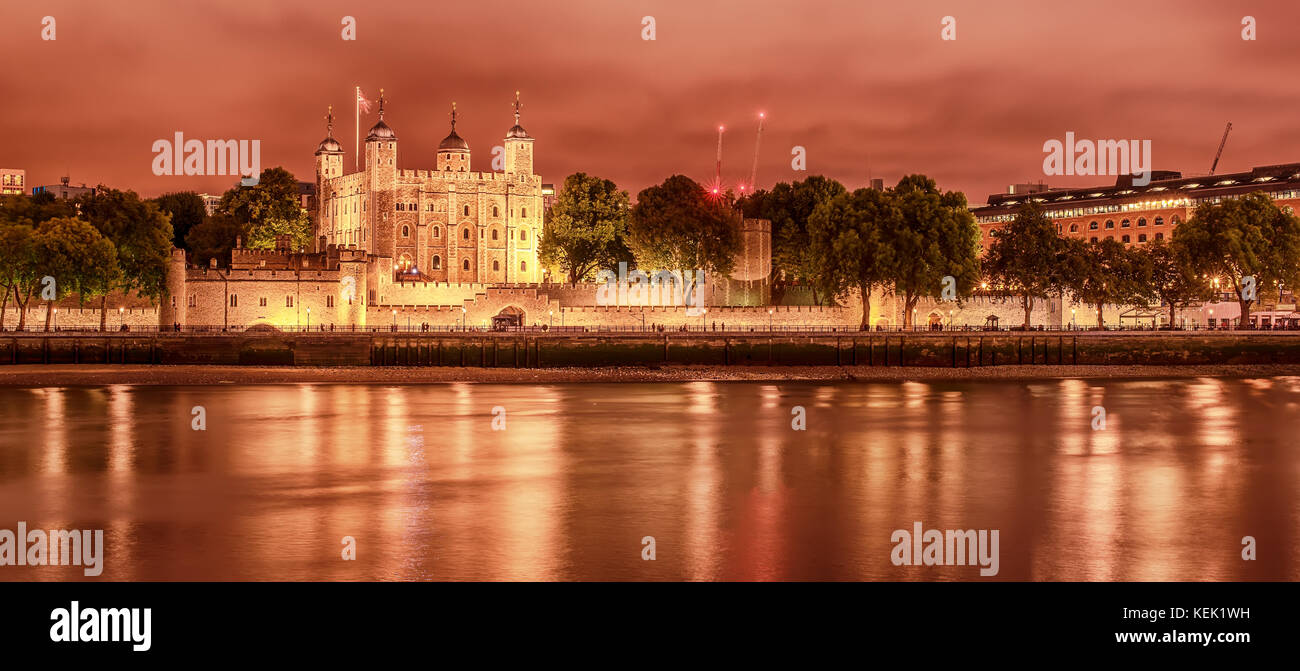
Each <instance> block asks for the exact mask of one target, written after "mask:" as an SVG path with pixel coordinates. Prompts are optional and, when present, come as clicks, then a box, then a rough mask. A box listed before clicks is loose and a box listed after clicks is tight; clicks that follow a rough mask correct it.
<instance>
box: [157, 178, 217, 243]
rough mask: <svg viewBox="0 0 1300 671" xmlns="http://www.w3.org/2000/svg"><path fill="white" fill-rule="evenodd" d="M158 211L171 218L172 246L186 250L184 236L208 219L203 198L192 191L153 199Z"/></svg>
mask: <svg viewBox="0 0 1300 671" xmlns="http://www.w3.org/2000/svg"><path fill="white" fill-rule="evenodd" d="M153 202H154V203H156V204H157V205H158V209H160V210H162V211H163V212H166V213H167V214H170V215H171V217H172V246H174V247H176V248H178V249H186V246H185V236H186V235H188V234H189V232H190V231H191V230H192V229H193V228H194V227H195V226H198V225H199V224H201V223H203V222H204V220H206V219H207V218H208V210H207V207H205V206H204V204H203V198H201V197H200V196H199V194H197V193H194V192H193V191H182V192H179V193H167V194H163V195H161V196H159V197H157V198H154V199H153Z"/></svg>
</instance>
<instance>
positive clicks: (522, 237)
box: [519, 231, 528, 240]
mask: <svg viewBox="0 0 1300 671" xmlns="http://www.w3.org/2000/svg"><path fill="white" fill-rule="evenodd" d="M519 239H520V240H527V239H528V231H519Z"/></svg>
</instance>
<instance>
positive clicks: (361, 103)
mask: <svg viewBox="0 0 1300 671" xmlns="http://www.w3.org/2000/svg"><path fill="white" fill-rule="evenodd" d="M357 109H359V110H361V111H362V112H366V113H367V114H369V113H370V101H369V100H366V94H364V93H362V92H361V87H360V86H358V87H357Z"/></svg>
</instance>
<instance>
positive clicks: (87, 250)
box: [33, 217, 122, 331]
mask: <svg viewBox="0 0 1300 671" xmlns="http://www.w3.org/2000/svg"><path fill="white" fill-rule="evenodd" d="M33 247H34V250H35V251H34V256H35V258H36V260H37V264H38V265H40V266H41V267H42V268H44V269H45V272H46V274H48V275H51V276H53V277H54V278H55V280H56V281H55V284H54V287H53V289H54V290H55V294H54V295H53V297H52V298H53V300H49V299H47V305H46V310H45V330H46V331H48V330H50V314H51V310H50V308H51V307H53V304H54V301H56V300H58V299H59V298H61V297H63V296H64V295H67V294H70V293H77V294H78V295H79V297H80V299H81V302H82V303H83V304H84V303H85V301H86V299H87V298H95V297H102V296H105V295H107V294H108V293H109V292H110V291H112V290H113V289H114V288H115V287H117V286H118V285H119V284H120V283H121V280H122V273H121V270H119V269H118V265H117V250H116V249H115V248H114V247H113V243H112V241H110V240H109V239H108V238H105V237H104V236H103V235H100V233H99V231H98V230H96V229H95V227H94V226H91V225H90V224H88V223H86V222H84V221H81V220H80V219H76V218H73V217H62V218H59V219H51V220H49V221H47V222H45V223H43V224H41V225H40V227H39V228H37V229H36V234H35V236H34V238H33ZM99 326H100V330H103V329H104V328H105V326H106V323H105V315H104V313H103V311H101V312H100V324H99Z"/></svg>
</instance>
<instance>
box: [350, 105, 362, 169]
mask: <svg viewBox="0 0 1300 671" xmlns="http://www.w3.org/2000/svg"><path fill="white" fill-rule="evenodd" d="M352 109H353V110H355V111H356V113H357V134H356V143H355V144H353V145H352V167H353V168H354V169H356V170H360V169H361V163H360V161H361V87H360V86H358V87H356V90H355V91H353V92H352Z"/></svg>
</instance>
